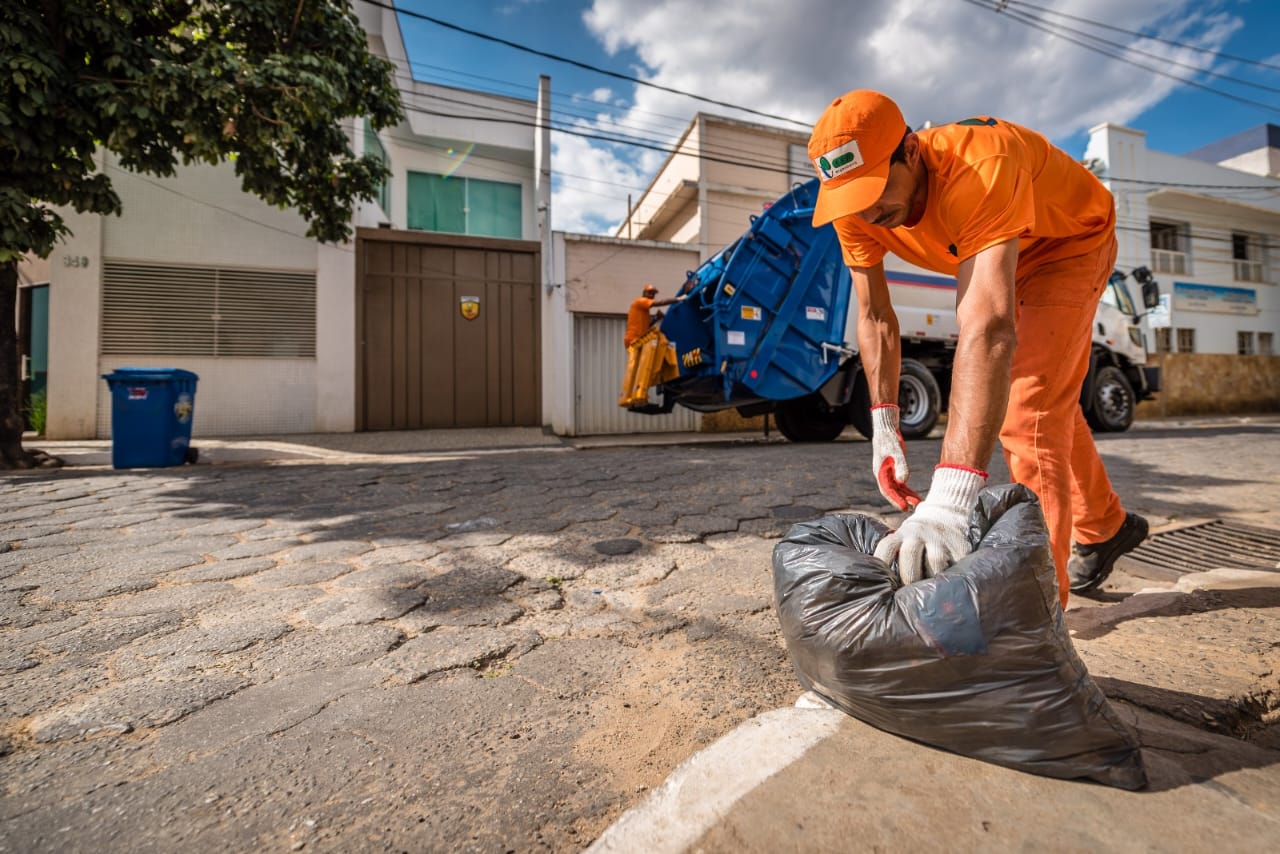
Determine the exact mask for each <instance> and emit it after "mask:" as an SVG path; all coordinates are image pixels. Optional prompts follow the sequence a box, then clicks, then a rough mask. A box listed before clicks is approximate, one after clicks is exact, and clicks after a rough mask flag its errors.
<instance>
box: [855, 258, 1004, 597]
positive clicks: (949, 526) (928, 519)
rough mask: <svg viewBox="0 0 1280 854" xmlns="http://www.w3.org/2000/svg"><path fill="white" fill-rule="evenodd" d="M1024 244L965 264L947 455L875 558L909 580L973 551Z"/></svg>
mask: <svg viewBox="0 0 1280 854" xmlns="http://www.w3.org/2000/svg"><path fill="white" fill-rule="evenodd" d="M1017 264H1018V241H1017V239H1016V238H1011V239H1010V240H1007V241H1005V242H1004V243H999V244H996V245H995V246H991V247H989V248H987V249H984V250H983V251H981V252H979V253H978V254H977V255H974V256H973V257H971V258H967V259H965V260H964V261H962V262H961V263H960V268H959V270H958V272H957V275H956V320H957V322H958V323H959V325H960V340H959V342H958V343H957V345H956V356H955V361H954V363H953V365H952V369H951V401H950V409H949V414H948V417H947V432H946V435H945V437H944V438H943V440H942V459H941V462H939V464H938V467H937V469H935V470H934V474H933V484H932V485H931V487H930V489H929V494H928V496H926V497H925V499H924V501H922V502H921V503H920V506H919V507H917V508H916V511H915V513H913V514H912V515H911V517H910V518H909V519H907V521H905V522H903V523H902V527H900V528H899V529H898V530H897V531H895V532H893V533H892V534H890V535H889V536H887V537H885V538H884V539H882V540H881V541H880V543H879V545H878V546H877V547H876V557H878V558H880V559H881V560H884V561H885V562H888V563H891V562H892V561H893V560H894V559H895V558H896V559H897V562H898V574H899V576H900V577H901V578H902V580H903V582H904V583H908V584H909V583H911V582H912V581H916V580H918V579H920V578H923V577H925V576H932V575H937V574H938V573H940V572H942V571H943V570H944V569H946V568H947V567H948V566H950V565H951V564H953V563H955V562H956V561H957V560H959V559H960V558H962V557H964V556H965V555H967V554H968V553H969V552H970V551H972V548H973V547H972V545H971V544H970V543H969V538H968V528H969V516H970V514H971V513H972V512H973V508H974V507H975V506H976V505H977V501H978V492H979V491H980V490H981V489H982V487H983V486H985V485H986V482H987V473H986V471H985V470H984V469H985V468H986V466H987V463H988V462H989V461H990V459H991V453H992V451H993V450H994V449H995V443H996V437H997V435H998V434H999V431H1000V424H1001V422H1003V420H1004V411H1005V408H1006V406H1007V405H1008V403H1009V382H1010V377H1011V375H1012V365H1013V350H1014V346H1015V344H1016V343H1017V335H1016V332H1015V326H1014V320H1015V297H1014V271H1015V269H1016V268H1017Z"/></svg>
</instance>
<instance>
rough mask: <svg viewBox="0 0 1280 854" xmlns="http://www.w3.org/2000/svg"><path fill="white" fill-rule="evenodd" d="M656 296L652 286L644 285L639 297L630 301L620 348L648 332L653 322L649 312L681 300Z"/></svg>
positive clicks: (628, 345)
mask: <svg viewBox="0 0 1280 854" xmlns="http://www.w3.org/2000/svg"><path fill="white" fill-rule="evenodd" d="M657 296H658V289H657V288H655V287H654V286H653V285H645V286H644V288H643V289H642V290H641V291H640V296H638V297H636V298H635V299H633V300H632V301H631V307H630V308H629V309H627V331H626V332H625V333H623V336H622V346H624V347H630V346H631V345H632V344H634V343H635V342H636V339H638V338H640V337H641V336H643V335H644V334H645V333H646V332H648V331H649V326H650V324H652V322H653V321H652V320H651V319H650V317H649V312H650V311H652V310H653V309H655V308H657V307H658V306H660V305H671V304H672V303H674V302H678V301H679V300H680V299H681V297H674V298H672V299H657Z"/></svg>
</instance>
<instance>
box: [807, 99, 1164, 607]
mask: <svg viewBox="0 0 1280 854" xmlns="http://www.w3.org/2000/svg"><path fill="white" fill-rule="evenodd" d="M809 158H810V160H812V161H813V164H814V166H815V168H816V169H817V171H818V176H819V178H820V179H821V180H820V183H819V191H818V201H817V204H816V207H815V210H814V215H813V224H814V225H815V226H820V225H823V224H825V223H828V222H830V223H833V224H834V227H835V229H836V233H837V234H838V235H839V238H840V246H841V249H842V251H843V254H844V260H845V263H846V264H847V265H848V266H849V269H850V272H851V273H852V276H853V287H854V289H855V292H856V294H857V298H858V321H857V323H858V328H857V336H858V347H859V355H860V357H861V359H862V364H863V368H864V370H865V371H866V375H867V382H868V385H869V387H870V392H871V403H872V413H871V414H872V422H873V425H874V432H873V438H872V451H873V467H874V471H875V476H876V479H877V482H878V484H879V486H880V491H881V493H882V494H883V495H884V496H885V498H886V499H888V500H889V501H890V502H891V503H893V504H894V505H895V506H896V507H898V509H900V510H906V509H907V508H908V507H914V512H912V514H911V515H910V516H909V517H907V519H906V520H905V521H904V522H903V523H902V525H901V526H900V527H899V528H898V530H897V531H895V532H894V533H892V534H890V535H889V536H887V537H885V538H884V539H883V540H882V541H881V543H880V545H879V547H878V548H877V549H876V555H877V557H880V558H881V559H883V560H885V561H887V562H890V563H892V561H893V560H894V558H895V557H896V558H897V562H898V572H899V575H900V576H901V578H902V580H903V582H904V583H910V582H912V581H916V580H918V579H920V578H922V577H926V576H932V575H936V574H937V573H939V572H941V571H942V570H943V569H945V568H946V567H947V566H949V565H951V564H952V563H954V562H955V561H957V560H959V559H960V558H962V557H964V556H965V555H966V554H968V553H969V552H970V551H971V547H970V545H969V541H968V537H967V530H968V519H969V514H970V512H971V511H972V510H973V509H974V507H975V506H976V503H977V496H978V492H979V490H981V489H982V487H983V486H984V485H985V484H986V482H987V472H986V471H985V469H986V467H987V464H988V462H989V461H990V459H991V454H992V452H993V451H994V449H995V442H996V438H997V437H999V439H1000V443H1001V445H1002V446H1003V448H1004V454H1005V460H1006V461H1007V463H1008V466H1009V471H1010V474H1011V475H1012V478H1013V480H1014V481H1015V482H1017V483H1021V484H1024V485H1025V486H1027V487H1028V488H1030V489H1031V490H1032V491H1033V492H1035V494H1036V495H1037V496H1038V497H1039V499H1040V504H1041V507H1042V508H1043V510H1044V515H1045V519H1046V521H1047V523H1048V527H1049V534H1050V540H1051V545H1052V549H1053V557H1054V561H1055V564H1056V568H1057V574H1058V592H1059V595H1060V597H1061V601H1062V604H1063V605H1064V606H1065V605H1066V603H1067V598H1068V590H1071V591H1075V592H1081V593H1083V592H1087V591H1090V590H1093V589H1094V588H1096V587H1097V586H1098V585H1099V584H1101V583H1102V582H1103V580H1105V579H1106V577H1107V576H1108V575H1109V574H1110V572H1111V569H1112V567H1113V566H1114V564H1115V561H1116V559H1117V558H1118V557H1119V556H1120V555H1122V554H1124V553H1126V552H1128V551H1131V550H1132V549H1134V548H1136V547H1137V546H1138V545H1139V544H1140V543H1141V542H1142V541H1143V539H1145V538H1146V535H1147V522H1146V520H1145V519H1143V518H1142V517H1141V516H1138V515H1135V514H1133V513H1126V512H1125V510H1124V509H1123V508H1122V507H1121V504H1120V499H1119V497H1118V496H1117V495H1116V493H1115V491H1114V490H1113V489H1112V487H1111V480H1110V478H1108V476H1107V472H1106V470H1105V469H1104V468H1103V465H1102V461H1101V459H1100V458H1099V457H1098V451H1097V448H1096V447H1095V446H1094V444H1093V437H1092V435H1091V434H1090V432H1089V428H1088V425H1087V424H1086V423H1085V420H1084V415H1083V413H1082V412H1081V410H1080V404H1079V399H1080V386H1081V384H1082V383H1083V382H1084V377H1085V373H1086V372H1087V370H1088V364H1089V351H1090V342H1091V339H1092V331H1091V328H1092V323H1093V316H1094V311H1095V309H1096V307H1097V304H1098V300H1099V298H1100V297H1101V295H1102V291H1103V287H1104V285H1105V283H1106V281H1107V278H1108V276H1109V275H1110V274H1111V272H1112V267H1113V265H1114V264H1115V260H1116V237H1115V206H1114V204H1113V202H1112V198H1111V194H1110V193H1108V192H1107V189H1106V188H1105V187H1103V186H1102V184H1101V183H1100V182H1099V181H1098V180H1097V179H1096V178H1095V177H1094V176H1093V175H1092V174H1091V173H1090V172H1089V171H1088V170H1087V169H1085V168H1084V167H1083V166H1081V165H1080V164H1078V163H1076V162H1075V161H1074V160H1072V159H1071V158H1070V157H1069V156H1067V154H1065V153H1064V152H1063V151H1061V150H1059V149H1057V148H1055V147H1054V146H1053V145H1051V144H1050V143H1049V142H1048V141H1047V140H1046V139H1045V138H1044V137H1043V136H1041V135H1040V134H1038V133H1035V132H1034V131H1030V130H1028V129H1026V128H1023V127H1019V126H1018V125H1015V124H1013V123H1012V122H1007V121H1005V120H1003V119H997V118H990V117H987V116H981V117H978V118H972V119H965V120H964V121H960V122H956V123H955V124H949V125H942V126H939V127H932V128H928V129H925V130H921V131H919V132H912V130H911V128H909V127H907V124H906V122H905V121H904V119H903V117H902V112H901V110H899V109H898V106H897V105H896V104H895V103H894V102H893V101H892V100H890V99H889V98H888V97H886V96H885V95H882V94H880V93H879V92H872V91H868V90H854V91H852V92H848V93H846V94H844V95H842V96H840V97H839V98H836V99H835V100H834V101H832V102H831V104H830V106H828V107H827V109H826V110H825V111H824V112H823V114H822V116H821V118H819V119H818V123H817V124H816V125H815V126H814V129H813V134H812V136H811V137H810V138H809ZM887 252H892V253H893V254H895V255H897V256H898V257H900V258H902V259H904V260H906V261H909V262H911V263H912V264H916V265H918V266H920V267H924V268H926V269H929V270H934V271H937V272H939V273H944V274H947V275H951V276H955V278H956V319H957V321H958V323H959V326H960V337H959V341H958V342H957V346H956V354H955V361H954V366H953V368H952V380H951V398H950V407H949V413H950V414H949V417H948V420H947V428H946V435H945V437H944V439H943V442H942V455H941V460H940V461H939V464H938V466H937V468H936V469H935V470H934V474H933V483H932V487H931V488H930V490H929V493H928V495H927V496H926V497H925V498H924V500H921V499H920V497H919V496H918V495H917V494H916V493H915V492H914V491H913V490H912V489H911V488H910V487H909V486H907V478H908V475H909V474H910V471H909V468H908V465H907V460H906V452H905V448H904V446H903V443H902V438H901V435H900V433H899V432H898V407H897V396H898V375H899V372H900V370H901V339H900V338H899V332H898V319H897V316H896V315H895V314H894V310H893V306H892V305H891V304H890V301H889V288H888V285H887V283H886V281H885V273H884V263H883V259H884V256H885V254H886V253H887ZM1073 542H1074V545H1073Z"/></svg>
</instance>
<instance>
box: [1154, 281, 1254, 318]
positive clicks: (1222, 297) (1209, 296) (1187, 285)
mask: <svg viewBox="0 0 1280 854" xmlns="http://www.w3.org/2000/svg"><path fill="white" fill-rule="evenodd" d="M1173 308H1174V310H1175V311H1205V312H1212V313H1214V314H1257V313H1258V312H1259V309H1258V292H1257V291H1255V290H1253V289H1252V288H1230V287H1226V286H1224V285H1198V284H1195V283H1193V282H1174V283H1173Z"/></svg>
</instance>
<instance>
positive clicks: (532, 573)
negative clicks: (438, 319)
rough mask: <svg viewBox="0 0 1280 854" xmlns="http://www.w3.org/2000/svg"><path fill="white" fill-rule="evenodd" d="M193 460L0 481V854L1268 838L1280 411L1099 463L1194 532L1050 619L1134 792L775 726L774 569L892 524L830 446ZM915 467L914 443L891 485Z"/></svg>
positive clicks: (335, 445) (1147, 438)
mask: <svg viewBox="0 0 1280 854" xmlns="http://www.w3.org/2000/svg"><path fill="white" fill-rule="evenodd" d="M194 444H195V445H196V446H198V447H199V448H200V461H199V462H198V463H197V464H196V465H192V466H182V467H175V468H170V469H147V470H115V469H112V468H111V467H110V443H109V442H64V443H40V442H32V441H31V440H28V445H29V446H34V447H39V448H42V449H44V450H47V451H49V452H51V453H54V454H58V455H60V456H62V457H63V458H64V459H65V460H66V461H67V463H68V465H67V467H66V468H63V469H60V470H41V471H36V472H26V473H12V474H0V852H6V854H7V852H44V851H58V852H75V851H86V852H88V851H93V852H116V851H119V852H126V851H127V852H135V851H176V850H188V849H191V850H211V851H214V850H216V851H275V850H282V851H288V850H295V851H296V850H307V851H384V850H391V851H414V852H417V851H580V850H583V849H586V848H590V849H592V850H597V851H634V852H660V851H672V852H683V851H715V852H719V851H723V852H730V851H734V852H737V851H748V852H755V851H758V852H765V851H823V850H859V851H861V850H867V851H871V850H904V849H908V850H909V849H913V848H923V847H930V848H944V849H946V850H974V851H977V850H1012V849H1023V850H1045V851H1084V850H1089V851H1093V850H1117V851H1207V850H1215V849H1224V848H1232V849H1243V848H1245V847H1246V846H1248V847H1250V848H1259V849H1263V850H1266V849H1270V848H1274V847H1275V842H1276V840H1277V839H1280V768H1278V765H1277V760H1280V726H1277V719H1278V718H1280V641H1277V640H1276V639H1277V638H1280V572H1277V571H1276V570H1277V562H1278V561H1280V554H1271V553H1270V552H1267V549H1269V548H1271V546H1270V545H1268V543H1271V542H1274V540H1268V539H1267V534H1268V533H1270V534H1273V535H1274V534H1277V533H1280V516H1277V513H1278V512H1280V506H1277V497H1276V496H1277V489H1276V484H1277V483H1280V417H1251V418H1209V419H1194V420H1180V421H1162V422H1139V423H1138V424H1137V425H1135V428H1134V429H1133V430H1131V431H1130V432H1128V433H1125V434H1113V435H1103V436H1099V437H1098V444H1099V448H1100V450H1101V451H1102V453H1103V456H1104V459H1105V460H1106V462H1107V465H1108V468H1109V471H1110V472H1111V474H1112V477H1113V480H1114V481H1115V483H1116V486H1117V489H1118V491H1119V492H1120V494H1121V496H1122V498H1123V499H1124V501H1125V503H1126V506H1127V507H1128V509H1130V510H1133V511H1135V512H1138V513H1142V514H1143V515H1145V516H1147V517H1148V519H1149V520H1150V521H1151V523H1152V532H1153V538H1156V540H1158V539H1159V538H1160V537H1162V536H1163V535H1170V536H1167V537H1165V539H1164V540H1159V542H1165V540H1168V541H1169V542H1171V543H1174V545H1175V546H1176V541H1175V539H1174V538H1173V537H1172V535H1173V534H1174V532H1184V533H1185V532H1191V534H1192V535H1194V536H1193V538H1192V539H1193V541H1194V542H1193V544H1192V546H1184V547H1182V548H1181V549H1179V548H1178V547H1173V548H1171V550H1169V551H1164V552H1153V553H1152V554H1153V555H1154V556H1148V557H1147V558H1144V559H1143V560H1140V561H1139V560H1129V559H1126V560H1124V561H1122V562H1121V564H1120V567H1119V569H1118V570H1117V572H1116V574H1115V575H1114V576H1113V578H1112V580H1111V581H1109V582H1108V583H1107V584H1106V585H1105V586H1104V587H1103V589H1102V590H1101V591H1100V593H1099V595H1098V596H1097V597H1095V598H1093V599H1081V598H1078V597H1074V598H1073V599H1072V602H1071V605H1070V608H1069V610H1068V612H1067V624H1068V626H1069V628H1070V629H1071V630H1072V636H1073V642H1074V643H1075V645H1076V649H1077V651H1078V652H1079V654H1080V656H1081V658H1082V659H1083V661H1084V662H1085V664H1086V665H1087V666H1088V668H1089V671H1090V673H1091V674H1092V676H1093V678H1095V679H1096V680H1097V681H1098V684H1099V685H1100V686H1101V687H1102V689H1103V691H1104V692H1105V693H1106V694H1107V696H1108V697H1109V698H1110V702H1111V703H1112V705H1113V706H1114V707H1115V708H1116V709H1117V711H1118V712H1119V713H1120V714H1121V715H1122V717H1123V718H1124V719H1125V721H1126V722H1127V723H1128V724H1129V725H1130V726H1131V727H1133V728H1134V730H1135V731H1136V732H1137V733H1138V735H1139V738H1140V740H1141V743H1142V745H1143V756H1144V760H1145V762H1146V765H1147V770H1148V774H1149V776H1150V779H1151V783H1150V786H1149V787H1148V789H1146V790H1145V791H1141V792H1123V791H1120V790H1116V789H1110V788H1107V787H1105V786H1101V785H1098V784H1091V783H1080V782H1068V781H1061V780H1051V779H1047V778H1043V777H1037V776H1034V775H1030V774H1025V773H1020V772H1017V771H1012V770H1009V769H1005V768H1001V767H997V766H993V765H988V764H984V763H981V762H978V761H975V760H972V759H967V758H964V757H961V756H956V755H952V754H949V753H945V752H942V751H939V750H936V749H932V748H929V747H926V746H923V745H920V744H916V743H913V742H909V741H906V740H904V739H901V738H897V737H895V736H891V735H888V734H886V733H883V732H880V731H878V730H875V729H873V728H871V727H869V726H867V725H866V724H863V723H861V722H859V721H857V720H855V719H854V718H852V717H849V716H847V715H845V714H844V713H842V712H839V711H835V710H831V709H820V708H819V709H814V708H796V707H794V702H795V701H796V699H797V698H798V697H799V695H800V693H801V688H800V686H799V684H798V683H797V682H796V680H795V677H794V675H793V674H792V673H791V671H790V668H789V664H788V662H787V659H786V651H785V646H784V645H783V642H782V639H781V636H780V634H779V633H778V631H777V625H776V617H775V616H774V614H773V611H772V601H771V596H772V586H771V582H770V578H769V555H770V552H771V550H772V546H773V544H774V543H776V542H777V541H778V539H779V538H780V537H781V536H782V535H783V534H784V533H785V531H786V529H787V528H788V527H789V526H790V524H792V523H793V522H796V521H801V520H805V519H811V518H815V517H817V516H821V515H824V514H827V513H865V514H869V515H875V516H878V517H880V518H883V519H884V520H885V521H887V522H889V523H890V524H893V523H894V522H895V521H896V520H898V519H900V518H901V516H900V515H898V514H894V513H891V512H886V510H885V508H884V506H883V505H882V503H881V500H880V499H879V496H878V493H877V492H876V490H875V487H874V484H873V483H872V482H871V478H870V476H869V474H868V473H867V472H868V470H869V468H870V451H869V446H868V444H867V443H866V442H864V441H862V440H860V439H858V438H857V437H854V436H849V435H847V436H846V437H845V438H844V439H843V440H842V441H839V442H836V443H833V444H829V445H793V444H790V443H786V442H784V441H781V440H780V439H779V438H778V437H777V436H776V434H774V435H772V436H770V437H768V438H765V437H764V436H762V435H760V434H726V435H705V434H698V435H663V434H657V435H650V436H641V437H592V438H581V439H562V438H559V437H555V436H551V435H548V434H546V433H545V432H543V431H542V430H539V429H521V428H512V429H509V430H495V431H465V430H463V431H428V432H417V433H386V434H358V435H354V436H353V435H334V436H277V437H251V438H241V439H222V440H213V439H209V440H197V441H196V442H195V443H194ZM937 453H938V441H937V439H936V438H935V439H930V440H924V441H920V442H914V443H910V444H909V446H908V454H909V457H910V458H911V459H912V461H913V464H914V465H915V467H916V471H917V472H928V471H929V470H930V469H931V468H932V463H933V461H934V460H935V459H936V456H937ZM1006 476H1007V475H1006V473H1005V472H1004V471H1003V469H1002V466H1001V465H1000V464H999V461H998V460H997V461H996V462H995V463H994V464H993V477H994V479H997V480H998V479H1001V478H1003V477H1006ZM917 479H918V480H917ZM918 482H923V483H926V484H927V476H925V477H921V476H920V475H919V474H917V475H916V477H915V478H913V484H915V483H918ZM1257 532H1262V542H1263V546H1262V549H1263V552H1262V554H1263V558H1262V560H1261V561H1258V560H1256V559H1253V558H1249V559H1245V560H1242V559H1241V557H1240V556H1241V554H1242V552H1241V549H1240V547H1241V543H1242V538H1244V539H1245V540H1247V539H1248V538H1249V537H1251V536H1255V535H1256V534H1257ZM1156 540H1153V541H1152V542H1153V544H1154V543H1155V541H1156ZM1246 545H1247V543H1246ZM1255 552H1256V550H1255V551H1251V552H1249V553H1248V554H1247V555H1245V557H1246V558H1248V557H1249V555H1254V557H1256V554H1255ZM1268 555H1269V558H1268ZM1268 559H1269V560H1270V565H1269V566H1268V565H1267V560H1268ZM1250 560H1252V563H1250Z"/></svg>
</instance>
